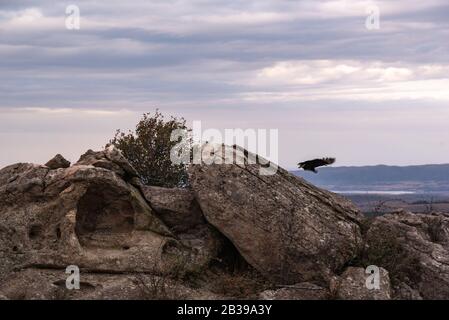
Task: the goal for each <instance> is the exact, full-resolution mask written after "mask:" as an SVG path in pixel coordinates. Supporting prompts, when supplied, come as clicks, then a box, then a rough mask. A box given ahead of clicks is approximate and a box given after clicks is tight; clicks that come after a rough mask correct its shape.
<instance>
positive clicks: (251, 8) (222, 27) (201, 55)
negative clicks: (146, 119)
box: [0, 0, 449, 168]
mask: <svg viewBox="0 0 449 320" xmlns="http://www.w3.org/2000/svg"><path fill="white" fill-rule="evenodd" d="M71 4H74V5H77V6H79V8H80V10H81V29H80V30H67V29H66V28H65V18H66V16H65V9H66V6H68V5H71ZM372 5H377V6H378V8H379V9H380V14H381V17H380V18H381V20H380V29H378V30H368V29H366V28H365V20H366V18H367V15H368V14H367V13H366V9H367V7H369V6H372ZM448 16H449V4H448V2H447V1H445V0H428V1H422V2H417V3H410V2H409V1H398V0H389V1H388V0H384V1H354V0H346V1H344V0H335V1H316V0H311V1H293V0H271V1H268V0H226V1H225V0H213V1H212V0H209V1H205V0H190V1H187V0H178V1H170V0H156V1H155V0H150V1H143V0H135V1H119V0H112V1H111V0H110V1H93V0H92V1H90V0H82V1H50V0H40V1H27V0H0V148H1V150H2V153H1V154H0V166H4V165H7V164H10V163H13V162H17V161H33V162H41V163H42V162H45V161H46V160H48V158H50V157H51V156H53V155H54V154H56V153H59V152H60V153H63V154H64V155H66V156H67V157H68V158H70V160H72V161H73V160H77V157H78V156H79V154H80V153H81V152H83V151H85V150H86V149H88V148H93V149H95V148H100V147H101V146H103V145H104V144H105V143H106V142H107V141H108V139H109V138H111V136H112V135H113V134H114V132H115V129H117V128H122V129H128V128H132V127H133V125H134V124H135V123H136V122H137V120H138V119H139V117H140V115H141V113H142V112H146V111H154V110H155V108H156V107H158V108H159V109H160V110H161V111H162V112H163V113H166V114H167V115H170V114H173V115H178V116H184V117H185V118H187V119H188V120H189V121H193V120H202V121H203V127H204V128H207V127H214V128H219V129H224V128H266V129H270V128H278V129H279V138H280V155H279V160H280V164H281V165H283V166H286V167H287V168H293V167H294V165H295V163H297V162H298V160H304V159H307V158H308V157H316V156H336V157H337V160H338V165H364V164H379V163H385V164H399V165H404V164H422V163H442V162H449V130H448V123H449V76H448V75H449V41H448V40H449V20H448Z"/></svg>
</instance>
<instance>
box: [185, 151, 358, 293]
mask: <svg viewBox="0 0 449 320" xmlns="http://www.w3.org/2000/svg"><path fill="white" fill-rule="evenodd" d="M237 151H239V153H238V154H237V155H236V156H237V157H240V158H243V160H244V161H245V163H246V165H239V164H210V165H207V164H205V163H203V164H197V165H192V166H190V167H189V177H190V183H191V186H192V189H193V191H194V193H195V197H196V199H197V201H198V202H199V204H200V206H201V210H202V212H203V214H204V216H205V217H206V219H207V221H208V222H209V223H210V224H212V225H213V226H215V227H216V228H217V229H218V230H219V231H220V232H221V233H223V234H224V235H225V236H226V237H227V238H228V239H230V240H231V241H232V242H233V244H234V245H235V246H236V248H237V249H238V251H239V252H240V254H241V255H242V256H243V257H244V258H245V259H246V261H248V263H249V264H251V265H252V266H253V267H254V268H256V269H257V270H258V271H260V272H261V273H262V274H264V275H266V276H268V277H270V278H272V279H273V280H275V281H278V282H282V283H298V282H307V281H314V282H317V283H320V284H326V285H327V283H328V281H329V279H330V277H331V276H332V274H333V272H334V270H337V269H339V268H341V267H342V266H343V265H344V264H345V263H346V262H348V261H349V260H351V259H352V258H353V257H354V256H355V255H356V254H357V252H358V250H359V248H360V247H361V244H362V239H361V233H360V228H359V222H360V221H361V218H362V216H361V214H360V213H359V212H358V211H357V209H356V208H355V207H354V206H353V205H352V204H351V203H350V202H349V201H347V200H345V199H344V198H342V197H340V196H337V195H336V194H333V193H331V192H328V191H325V190H321V189H319V188H316V187H314V186H313V185H311V184H310V183H307V182H306V181H305V180H303V179H300V178H297V177H295V176H293V175H292V174H290V173H289V172H287V171H285V170H284V169H282V168H279V169H278V171H277V172H276V173H275V174H274V175H265V176H264V175H260V174H259V169H260V166H259V165H258V164H248V161H249V160H250V159H251V157H253V158H254V157H255V156H254V155H253V154H251V153H248V152H247V151H243V150H241V149H237ZM225 152H232V150H231V151H230V150H229V147H223V148H221V149H220V150H218V151H217V150H215V152H214V154H211V155H210V157H211V158H215V159H216V158H217V157H221V159H223V162H224V160H225V154H226V153H225ZM203 156H204V155H203ZM203 161H204V158H203ZM206 161H208V160H206ZM206 161H205V162H206ZM206 163H207V162H206Z"/></svg>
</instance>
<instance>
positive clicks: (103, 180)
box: [0, 147, 210, 296]
mask: <svg viewBox="0 0 449 320" xmlns="http://www.w3.org/2000/svg"><path fill="white" fill-rule="evenodd" d="M135 177H136V173H135V171H134V170H133V168H132V167H131V165H129V163H127V161H126V159H125V158H124V157H123V156H122V155H121V153H120V152H119V151H118V150H116V149H115V148H113V147H109V148H108V149H106V150H105V151H100V152H93V151H89V152H87V153H86V154H85V155H83V156H82V157H81V159H80V161H79V162H78V163H76V164H74V165H73V166H72V167H69V168H59V169H55V170H52V169H50V168H49V167H47V166H42V165H35V164H28V163H19V164H15V165H11V166H8V167H6V168H3V169H2V170H0V261H1V263H0V294H1V295H5V294H4V293H3V292H2V290H3V289H5V290H6V288H5V287H4V285H6V284H5V282H4V280H5V279H9V278H10V275H11V274H12V272H19V273H20V272H24V271H26V270H41V269H42V270H44V269H45V270H46V269H51V270H65V269H66V267H67V266H69V265H76V266H78V267H79V268H80V269H81V270H82V273H85V272H92V273H95V274H102V273H115V274H126V273H129V272H131V273H134V272H143V273H156V274H161V275H162V274H173V273H174V272H180V270H181V269H182V270H183V271H185V272H187V271H191V270H197V269H198V268H201V267H202V266H204V265H206V264H207V263H208V262H209V261H208V260H207V258H208V257H210V254H209V255H207V254H205V252H204V251H207V249H203V250H202V251H201V250H198V248H196V247H195V248H194V247H189V246H188V245H186V242H185V241H183V240H182V239H179V237H177V236H176V235H175V234H174V233H173V232H172V231H171V230H170V229H169V228H168V227H167V226H166V225H165V224H164V222H163V221H161V220H160V219H159V217H158V216H157V212H155V211H154V210H153V209H152V208H151V207H150V206H149V204H148V202H147V201H146V200H145V198H144V196H143V193H142V190H140V188H139V187H136V186H135V185H134V184H133V183H131V182H132V181H133V179H134V178H135ZM11 286H12V284H11V283H10V282H9V284H8V287H11ZM8 292H9V291H8ZM5 296H7V295H5Z"/></svg>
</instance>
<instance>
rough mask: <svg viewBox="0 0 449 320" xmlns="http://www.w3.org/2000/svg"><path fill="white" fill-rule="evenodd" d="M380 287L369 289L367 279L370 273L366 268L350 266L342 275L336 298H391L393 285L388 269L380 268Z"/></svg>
mask: <svg viewBox="0 0 449 320" xmlns="http://www.w3.org/2000/svg"><path fill="white" fill-rule="evenodd" d="M379 271H380V272H379V288H371V289H369V288H368V287H367V286H366V280H367V277H368V276H369V275H367V274H366V273H365V269H364V268H354V267H349V268H348V269H346V271H345V272H344V273H343V274H342V275H341V277H340V279H339V280H338V284H337V288H336V291H337V292H336V298H337V299H342V300H390V299H391V287H390V277H389V276H388V271H387V270H385V269H383V268H379Z"/></svg>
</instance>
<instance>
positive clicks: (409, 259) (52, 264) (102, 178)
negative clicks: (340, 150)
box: [0, 146, 449, 300]
mask: <svg viewBox="0 0 449 320" xmlns="http://www.w3.org/2000/svg"><path fill="white" fill-rule="evenodd" d="M224 151H226V152H231V153H233V154H234V156H235V157H236V159H237V158H238V159H239V160H240V162H237V163H233V164H210V161H208V160H211V159H212V158H213V159H216V158H217V157H218V158H221V159H222V160H223V158H224V154H223V152H224ZM203 156H204V154H203ZM255 159H256V160H257V157H256V156H255V155H253V154H251V153H249V152H247V151H246V150H243V149H239V148H229V147H221V148H219V149H218V150H215V151H214V153H213V154H212V153H210V154H209V159H207V157H206V159H204V158H203V160H206V161H205V162H203V163H202V164H196V165H192V166H190V167H189V177H190V184H191V188H188V189H180V188H173V189H167V188H160V187H152V186H144V185H142V183H141V182H140V179H139V177H138V174H137V172H136V170H135V169H134V168H133V167H132V166H131V165H130V164H129V163H128V161H127V160H126V159H125V158H124V157H123V156H122V154H121V153H120V152H119V151H118V150H117V149H115V148H114V147H112V146H109V147H107V148H106V149H105V150H103V151H98V152H96V151H92V150H89V151H87V152H86V153H85V154H84V155H82V156H81V158H80V160H79V161H78V162H76V163H75V164H74V165H72V166H71V167H70V166H68V165H67V163H66V162H64V161H63V159H61V158H60V157H59V156H56V157H55V158H53V159H52V160H51V161H49V162H48V163H47V164H46V165H36V164H29V163H18V164H14V165H11V166H8V167H6V168H3V169H1V170H0V261H1V263H0V299H157V298H165V299H178V298H182V299H220V298H233V297H236V296H233V295H232V294H235V291H234V293H232V290H231V291H229V292H230V293H229V294H230V295H229V296H228V295H227V293H226V292H225V291H226V290H223V288H228V287H230V286H232V284H234V283H235V282H244V283H248V288H245V287H244V283H238V284H236V285H243V286H242V288H240V289H241V290H240V289H239V290H237V291H239V292H251V297H253V294H254V297H259V298H260V299H287V300H292V299H295V300H296V299H298V300H303V299H307V300H310V299H314V300H315V299H332V298H336V299H390V298H391V299H448V298H449V280H448V279H449V252H448V247H449V216H447V215H444V214H432V215H424V214H411V213H407V212H396V213H393V214H387V215H384V216H382V217H377V218H375V219H373V220H372V221H371V223H369V224H367V222H366V221H367V220H366V219H364V218H363V217H362V216H361V214H360V213H359V212H358V211H357V209H355V208H354V206H353V205H352V204H351V203H350V202H349V201H347V200H346V199H344V198H342V197H340V196H338V195H335V194H333V193H331V192H328V191H325V190H322V189H319V188H316V187H314V186H313V185H311V184H309V183H308V182H306V181H305V180H303V179H299V178H297V177H295V176H293V175H291V174H289V173H288V172H287V171H285V170H283V169H282V168H278V170H277V171H276V172H275V173H274V174H272V175H263V174H260V173H261V171H260V170H262V171H263V169H264V168H265V167H266V164H265V165H259V164H254V163H251V161H254V160H255ZM264 172H265V173H266V171H264ZM69 265H75V266H78V267H79V269H80V271H81V287H80V289H79V290H73V291H70V290H67V288H66V283H65V280H66V279H67V276H68V275H67V274H66V273H65V270H66V267H67V266H69ZM368 265H375V266H378V267H380V276H379V280H380V286H379V289H370V288H368V287H367V286H366V280H367V277H368V276H369V274H367V273H366V272H365V267H366V266H368ZM254 269H256V270H254ZM238 274H240V278H239V276H238ZM261 274H262V275H263V276H264V277H261ZM243 275H245V276H243ZM209 276H211V278H213V279H214V280H213V281H212V280H211V279H208V277H209ZM260 278H263V281H261V279H260ZM188 279H190V280H188ZM191 279H196V280H195V281H194V283H193V282H189V281H192V280H191ZM239 279H245V280H244V281H243V280H239ZM267 279H269V281H267ZM249 280H250V281H249ZM208 281H210V282H211V283H208ZM220 284H221V285H220ZM254 286H257V288H255V287H254ZM259 286H260V288H259ZM220 287H221V289H219V288H220ZM217 288H218V289H217ZM247 289H248V290H247ZM267 289H270V290H267ZM239 294H241V293H239ZM239 297H241V296H239Z"/></svg>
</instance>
